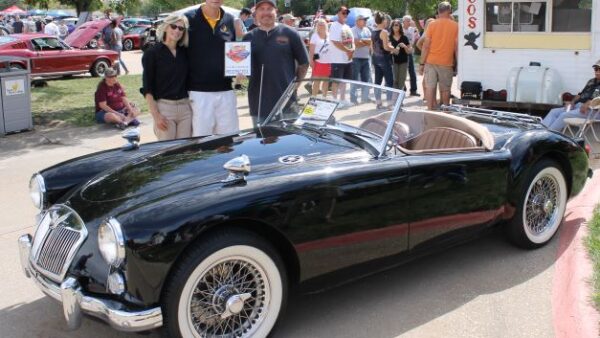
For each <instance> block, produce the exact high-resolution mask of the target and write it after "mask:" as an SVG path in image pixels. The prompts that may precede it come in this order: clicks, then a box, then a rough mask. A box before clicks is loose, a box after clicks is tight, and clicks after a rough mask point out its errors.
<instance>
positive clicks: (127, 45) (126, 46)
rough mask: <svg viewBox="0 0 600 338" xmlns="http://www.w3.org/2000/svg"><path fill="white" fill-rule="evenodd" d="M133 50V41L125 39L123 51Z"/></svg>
mask: <svg viewBox="0 0 600 338" xmlns="http://www.w3.org/2000/svg"><path fill="white" fill-rule="evenodd" d="M132 49H133V40H131V39H125V40H123V50H132Z"/></svg>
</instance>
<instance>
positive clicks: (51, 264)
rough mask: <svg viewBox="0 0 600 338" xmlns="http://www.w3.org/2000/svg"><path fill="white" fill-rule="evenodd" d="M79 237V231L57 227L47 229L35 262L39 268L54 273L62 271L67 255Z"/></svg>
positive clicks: (57, 273)
mask: <svg viewBox="0 0 600 338" xmlns="http://www.w3.org/2000/svg"><path fill="white" fill-rule="evenodd" d="M80 238H81V233H79V231H73V230H71V229H69V228H63V227H57V228H55V229H51V230H50V231H48V235H47V236H46V240H45V241H44V245H43V246H42V248H41V250H40V255H39V257H38V259H37V264H38V266H39V267H40V268H42V269H44V270H46V271H48V272H51V273H53V274H55V275H60V274H61V273H62V268H63V266H65V263H66V262H67V256H68V254H69V252H70V251H71V250H72V249H73V247H74V246H75V244H76V243H77V241H79V239H80Z"/></svg>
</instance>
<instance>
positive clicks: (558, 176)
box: [507, 160, 567, 249]
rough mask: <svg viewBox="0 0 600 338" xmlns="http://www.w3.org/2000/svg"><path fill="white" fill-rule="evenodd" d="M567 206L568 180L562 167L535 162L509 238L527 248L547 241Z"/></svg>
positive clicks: (560, 220) (509, 230)
mask: <svg viewBox="0 0 600 338" xmlns="http://www.w3.org/2000/svg"><path fill="white" fill-rule="evenodd" d="M566 207H567V183H566V181H565V177H564V174H563V172H562V171H561V169H560V166H559V165H558V164H557V163H555V162H554V161H550V160H542V161H540V162H538V163H536V164H535V165H534V166H533V168H532V170H531V173H530V174H529V177H528V180H527V183H526V184H525V188H524V189H523V191H522V192H521V197H520V203H519V205H518V206H517V209H516V211H515V215H514V216H513V219H512V220H511V221H510V223H509V225H508V229H507V230H508V236H509V239H510V240H511V242H513V243H514V244H515V245H517V246H519V247H522V248H526V249H533V248H538V247H541V246H543V245H545V244H547V243H548V242H549V241H550V240H551V239H552V237H553V236H554V234H556V231H557V230H558V227H559V226H560V224H561V222H562V219H563V216H564V214H565V209H566Z"/></svg>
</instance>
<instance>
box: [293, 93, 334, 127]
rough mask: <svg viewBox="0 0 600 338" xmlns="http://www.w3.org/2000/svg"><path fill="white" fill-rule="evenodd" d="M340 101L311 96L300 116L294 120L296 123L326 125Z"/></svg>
mask: <svg viewBox="0 0 600 338" xmlns="http://www.w3.org/2000/svg"><path fill="white" fill-rule="evenodd" d="M338 104H339V102H337V101H330V100H326V99H318V98H316V97H311V98H309V99H308V102H307V103H306V105H305V106H304V108H303V109H302V113H300V117H298V119H297V120H296V122H294V124H296V125H302V124H304V123H310V124H314V125H318V126H324V125H325V123H327V120H329V118H330V117H331V115H332V114H333V112H334V111H335V109H336V108H337V106H338Z"/></svg>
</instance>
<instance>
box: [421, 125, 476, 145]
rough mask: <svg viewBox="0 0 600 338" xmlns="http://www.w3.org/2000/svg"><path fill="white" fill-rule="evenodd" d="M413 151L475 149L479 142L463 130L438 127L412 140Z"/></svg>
mask: <svg viewBox="0 0 600 338" xmlns="http://www.w3.org/2000/svg"><path fill="white" fill-rule="evenodd" d="M410 144H411V146H410V148H409V149H411V150H426V149H454V148H473V147H476V146H477V141H476V140H475V138H474V137H473V136H472V135H469V134H467V133H465V132H464V131H462V130H458V129H454V128H446V127H437V128H432V129H428V130H426V131H424V132H423V133H421V134H419V135H418V136H417V137H415V138H414V139H412V140H411V142H410Z"/></svg>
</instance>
